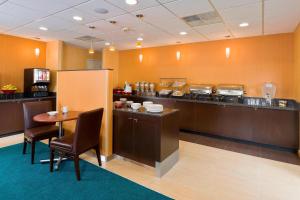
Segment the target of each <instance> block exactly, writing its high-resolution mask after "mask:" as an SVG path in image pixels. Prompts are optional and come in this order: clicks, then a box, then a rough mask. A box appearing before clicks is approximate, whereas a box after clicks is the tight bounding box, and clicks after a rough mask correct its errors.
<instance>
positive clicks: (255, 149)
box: [180, 132, 300, 199]
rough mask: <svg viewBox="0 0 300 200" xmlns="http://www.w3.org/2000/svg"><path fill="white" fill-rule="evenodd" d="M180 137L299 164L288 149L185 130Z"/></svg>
mask: <svg viewBox="0 0 300 200" xmlns="http://www.w3.org/2000/svg"><path fill="white" fill-rule="evenodd" d="M180 139H181V140H184V141H187V142H193V143H197V144H202V145H206V146H210V147H215V148H219V149H224V150H228V151H234V152H237V153H243V154H247V155H252V156H257V157H261V158H267V159H271V160H276V161H281V162H286V163H291V164H295V165H300V159H299V157H298V155H297V154H296V153H293V152H289V151H282V150H278V149H272V148H268V147H264V146H259V145H256V144H249V143H241V142H236V141H231V140H225V139H219V138H214V137H207V136H204V135H199V134H193V133H187V132H181V133H180ZM299 199H300V197H299Z"/></svg>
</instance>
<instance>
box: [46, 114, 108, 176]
mask: <svg viewBox="0 0 300 200" xmlns="http://www.w3.org/2000/svg"><path fill="white" fill-rule="evenodd" d="M102 116H103V108H100V109H96V110H91V111H87V112H83V113H81V114H80V115H79V117H78V120H77V123H76V128H75V132H74V134H71V135H67V136H64V137H62V138H58V139H55V140H53V141H51V143H50V172H53V160H54V153H55V152H56V153H59V154H60V155H64V156H66V157H69V158H72V159H73V160H74V165H75V172H76V177H77V180H78V181H80V168H79V155H80V154H82V153H84V152H86V151H88V150H91V149H94V150H95V151H96V155H97V159H98V164H99V166H101V158H100V150H99V135H100V130H101V122H102Z"/></svg>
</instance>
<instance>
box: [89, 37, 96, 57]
mask: <svg viewBox="0 0 300 200" xmlns="http://www.w3.org/2000/svg"><path fill="white" fill-rule="evenodd" d="M94 53H95V51H94V48H93V40H91V46H90V49H89V54H94Z"/></svg>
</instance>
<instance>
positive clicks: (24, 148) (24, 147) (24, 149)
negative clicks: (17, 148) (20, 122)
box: [23, 138, 27, 154]
mask: <svg viewBox="0 0 300 200" xmlns="http://www.w3.org/2000/svg"><path fill="white" fill-rule="evenodd" d="M26 147H27V139H26V138H24V143H23V154H26Z"/></svg>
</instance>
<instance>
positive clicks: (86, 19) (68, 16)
mask: <svg viewBox="0 0 300 200" xmlns="http://www.w3.org/2000/svg"><path fill="white" fill-rule="evenodd" d="M54 16H56V17H59V18H61V19H64V20H68V21H72V22H76V23H78V24H87V23H91V22H94V21H97V20H99V17H97V16H95V15H92V14H90V13H87V12H84V11H82V10H78V9H76V8H70V9H67V10H65V11H62V12H59V13H56V14H55V15H54ZM74 16H80V17H82V18H83V20H82V21H75V20H74V19H73V17H74Z"/></svg>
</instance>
